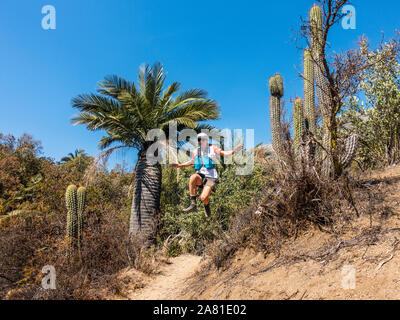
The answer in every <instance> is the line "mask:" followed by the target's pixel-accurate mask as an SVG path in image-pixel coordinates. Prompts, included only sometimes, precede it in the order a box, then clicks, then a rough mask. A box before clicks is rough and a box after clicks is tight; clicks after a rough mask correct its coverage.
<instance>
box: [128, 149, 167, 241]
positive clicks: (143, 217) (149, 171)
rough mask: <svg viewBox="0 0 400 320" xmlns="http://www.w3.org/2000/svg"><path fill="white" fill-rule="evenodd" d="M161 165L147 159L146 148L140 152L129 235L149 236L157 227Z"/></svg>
mask: <svg viewBox="0 0 400 320" xmlns="http://www.w3.org/2000/svg"><path fill="white" fill-rule="evenodd" d="M161 176H162V171H161V165H160V164H159V163H157V164H155V165H153V164H150V163H149V161H148V160H147V159H146V150H144V149H143V150H141V151H140V152H139V157H138V163H137V165H136V170H135V187H134V193H133V201H132V208H131V217H130V224H129V235H130V236H132V235H135V234H137V233H143V234H145V235H147V236H149V235H150V234H151V233H152V232H153V231H154V230H155V227H156V218H157V216H158V213H159V211H160V196H161Z"/></svg>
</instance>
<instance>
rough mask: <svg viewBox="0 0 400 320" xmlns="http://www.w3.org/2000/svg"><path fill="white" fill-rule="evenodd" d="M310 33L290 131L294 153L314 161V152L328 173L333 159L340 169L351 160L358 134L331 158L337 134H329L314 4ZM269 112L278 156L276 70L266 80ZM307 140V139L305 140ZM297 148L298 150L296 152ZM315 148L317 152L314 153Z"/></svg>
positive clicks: (318, 11) (319, 24)
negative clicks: (301, 87) (319, 117)
mask: <svg viewBox="0 0 400 320" xmlns="http://www.w3.org/2000/svg"><path fill="white" fill-rule="evenodd" d="M310 36H311V48H306V49H305V51H304V55H303V67H304V73H303V79H304V103H303V100H302V99H301V98H296V99H295V101H294V104H293V132H294V150H295V153H296V155H297V156H298V157H302V158H303V159H309V160H311V161H314V159H315V158H314V156H317V158H318V159H320V160H322V170H323V173H324V174H325V175H326V176H329V175H330V173H331V168H332V166H333V162H335V163H334V164H335V167H336V165H338V166H340V167H341V168H342V169H344V168H346V167H347V166H349V165H350V164H351V161H352V160H353V159H354V157H355V155H356V153H357V148H358V136H357V135H351V136H350V137H349V138H347V139H346V140H345V142H344V151H343V153H342V154H341V155H339V157H338V159H336V160H335V161H332V160H333V158H332V157H331V154H332V152H333V149H334V148H335V147H336V144H337V141H336V138H337V137H333V136H332V128H331V127H330V126H331V123H330V117H331V110H332V108H333V106H332V105H331V101H332V99H331V96H330V95H331V93H330V91H329V86H328V83H327V80H326V70H325V67H324V64H323V58H324V57H323V54H324V53H323V50H322V49H323V48H322V46H323V42H324V39H323V20H322V9H321V7H320V6H318V5H314V6H313V7H312V8H311V11H310ZM269 89H270V93H271V98H270V116H271V133H272V146H273V148H274V150H275V152H276V154H277V155H278V157H279V158H282V157H283V143H282V140H281V124H280V116H281V115H280V111H281V110H280V99H281V98H282V96H283V94H284V90H283V80H282V77H281V75H279V74H276V75H274V76H272V77H271V78H270V80H269ZM315 91H317V96H318V102H319V106H320V108H321V114H322V128H321V130H318V128H317V115H316V107H315ZM320 134H322V148H320V147H318V148H316V145H315V143H314V141H315V139H316V138H321V137H319V135H320ZM307 142H308V143H307ZM300 148H301V152H299V151H300V150H299V149H300ZM315 152H317V154H315Z"/></svg>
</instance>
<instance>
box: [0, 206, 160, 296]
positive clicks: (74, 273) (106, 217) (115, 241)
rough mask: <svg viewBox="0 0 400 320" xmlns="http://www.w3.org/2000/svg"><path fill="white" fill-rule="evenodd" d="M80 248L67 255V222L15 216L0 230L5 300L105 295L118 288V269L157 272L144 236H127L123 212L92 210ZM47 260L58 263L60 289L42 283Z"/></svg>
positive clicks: (88, 216) (0, 269)
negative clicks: (43, 286) (130, 268)
mask: <svg viewBox="0 0 400 320" xmlns="http://www.w3.org/2000/svg"><path fill="white" fill-rule="evenodd" d="M84 230H85V232H84V234H83V238H82V246H81V249H80V251H76V252H75V254H73V255H71V256H68V255H67V252H68V248H69V245H70V243H69V242H70V241H69V240H67V239H66V238H65V221H63V220H62V221H60V222H58V221H57V219H55V218H54V217H46V216H43V217H39V216H37V217H32V218H30V219H26V218H24V219H20V220H19V219H16V220H14V221H13V222H12V225H8V226H7V227H5V228H4V229H3V230H1V232H0V276H1V278H2V281H3V283H2V282H0V284H1V285H2V287H0V288H1V289H2V291H0V293H1V296H2V297H3V298H6V299H101V298H104V297H106V296H107V295H108V294H110V292H109V290H108V288H110V290H113V289H112V288H115V287H117V284H116V283H115V282H116V281H117V276H116V275H117V273H118V272H120V271H121V270H123V269H124V268H126V267H128V266H132V265H133V266H134V267H136V268H138V269H140V270H142V271H144V272H146V273H151V272H154V271H155V267H154V264H153V263H154V259H153V258H150V257H151V256H152V254H151V253H149V252H150V251H149V250H151V248H149V244H148V243H147V242H146V241H145V240H144V238H140V237H139V238H136V239H135V240H129V238H128V223H127V221H126V218H125V217H120V216H118V215H116V214H114V213H112V212H109V213H103V214H102V215H101V217H99V216H97V215H95V214H88V215H87V219H86V221H85V225H84ZM45 265H52V266H54V267H55V270H56V275H57V281H56V285H57V289H56V290H44V289H42V288H41V281H42V278H43V276H44V275H43V274H42V273H41V270H42V268H43V266H45Z"/></svg>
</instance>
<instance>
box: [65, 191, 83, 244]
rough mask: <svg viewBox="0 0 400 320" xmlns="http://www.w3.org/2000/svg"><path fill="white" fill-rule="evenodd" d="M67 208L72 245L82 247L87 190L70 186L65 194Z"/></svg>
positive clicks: (68, 233) (68, 230)
mask: <svg viewBox="0 0 400 320" xmlns="http://www.w3.org/2000/svg"><path fill="white" fill-rule="evenodd" d="M65 202H66V206H67V237H68V238H69V239H70V240H71V245H73V246H75V245H76V246H77V247H78V248H80V247H81V240H82V228H83V220H84V212H85V206H86V188H84V187H80V188H77V186H75V185H73V184H72V185H70V186H68V188H67V191H66V193H65Z"/></svg>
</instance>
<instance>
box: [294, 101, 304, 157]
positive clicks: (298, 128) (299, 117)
mask: <svg viewBox="0 0 400 320" xmlns="http://www.w3.org/2000/svg"><path fill="white" fill-rule="evenodd" d="M293 131H294V149H295V152H296V153H298V151H299V146H300V141H301V139H302V137H303V134H304V112H303V100H302V99H301V98H296V99H295V100H294V104H293Z"/></svg>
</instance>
